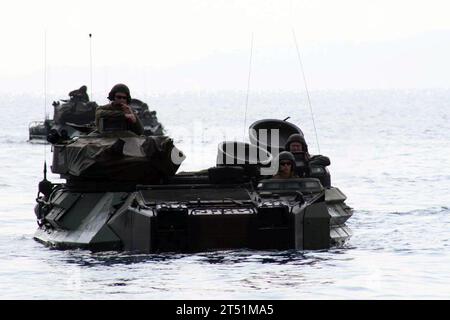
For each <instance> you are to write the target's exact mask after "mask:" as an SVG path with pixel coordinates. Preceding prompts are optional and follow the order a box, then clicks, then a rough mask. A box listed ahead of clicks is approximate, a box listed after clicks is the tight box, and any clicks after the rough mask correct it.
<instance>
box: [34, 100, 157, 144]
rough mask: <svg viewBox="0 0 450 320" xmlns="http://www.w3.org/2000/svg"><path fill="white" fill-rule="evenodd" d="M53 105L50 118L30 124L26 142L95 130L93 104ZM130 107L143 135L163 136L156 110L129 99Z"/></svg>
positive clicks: (77, 134)
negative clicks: (142, 130)
mask: <svg viewBox="0 0 450 320" xmlns="http://www.w3.org/2000/svg"><path fill="white" fill-rule="evenodd" d="M52 105H53V108H54V112H53V119H45V120H44V121H32V122H31V123H30V124H29V126H28V139H29V141H46V140H47V137H48V135H49V134H52V135H55V134H57V135H60V136H63V137H66V138H73V137H76V136H79V135H81V134H85V133H88V132H90V131H93V130H94V129H95V124H94V121H95V110H96V109H97V107H98V105H97V103H96V102H94V101H89V102H86V101H80V100H77V99H70V100H61V101H54V102H53V104H52ZM129 105H130V107H131V108H132V109H133V111H134V112H135V113H136V115H137V116H138V117H139V119H140V120H141V122H142V125H143V127H144V134H145V135H147V136H150V135H163V134H164V129H163V126H162V125H161V123H159V122H158V118H157V117H156V111H150V110H149V108H148V105H147V104H146V103H144V102H142V101H141V100H138V99H131V102H130V104H129Z"/></svg>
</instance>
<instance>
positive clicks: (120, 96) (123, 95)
mask: <svg viewBox="0 0 450 320" xmlns="http://www.w3.org/2000/svg"><path fill="white" fill-rule="evenodd" d="M108 99H109V101H113V102H119V103H124V102H126V103H130V101H131V95H130V89H128V87H127V86H126V85H124V84H123V83H119V84H116V85H115V86H114V87H112V89H111V91H110V92H109V94H108Z"/></svg>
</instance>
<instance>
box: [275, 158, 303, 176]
mask: <svg viewBox="0 0 450 320" xmlns="http://www.w3.org/2000/svg"><path fill="white" fill-rule="evenodd" d="M277 160H278V172H277V174H276V175H274V176H273V177H272V179H292V178H298V176H297V174H296V173H295V171H296V170H295V158H294V155H293V154H292V153H290V152H288V151H283V152H280V154H279V155H278V158H277Z"/></svg>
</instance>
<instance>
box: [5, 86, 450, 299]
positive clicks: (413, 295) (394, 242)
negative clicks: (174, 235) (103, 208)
mask: <svg viewBox="0 0 450 320" xmlns="http://www.w3.org/2000/svg"><path fill="white" fill-rule="evenodd" d="M57 98H58V97H48V99H47V100H48V101H52V99H54V100H56V99H57ZM60 98H64V97H60ZM137 98H141V99H143V100H145V101H146V102H147V103H148V104H149V105H150V107H151V108H153V109H155V110H156V111H157V112H158V117H159V120H160V121H161V122H162V123H163V124H164V125H165V127H166V128H167V130H168V134H169V135H171V136H172V137H174V139H175V143H176V145H177V146H178V147H179V148H180V149H181V150H183V151H184V152H185V153H186V154H187V159H186V160H185V162H184V163H183V165H182V167H181V168H180V170H196V169H203V168H207V167H210V166H213V165H214V164H215V159H216V149H217V145H218V143H219V142H221V141H223V140H233V139H238V140H247V139H248V138H247V136H246V135H247V132H246V130H245V128H246V127H248V126H249V125H250V124H251V123H252V122H254V121H256V120H258V119H262V118H279V119H284V118H286V117H290V121H292V122H293V123H295V124H297V125H298V126H300V127H301V128H302V129H303V131H304V133H305V136H306V139H307V141H308V142H309V146H310V151H311V153H313V154H317V153H319V148H320V154H323V155H326V156H329V157H330V158H331V163H332V164H331V166H330V171H331V174H332V184H333V185H334V186H337V187H338V188H340V189H341V190H342V191H343V192H344V193H345V194H346V195H347V197H348V199H347V204H348V205H350V206H351V207H352V208H354V215H353V217H352V218H351V219H350V220H349V221H348V226H349V227H350V228H351V229H352V230H353V233H354V235H353V237H352V238H351V239H350V241H349V242H348V243H347V244H346V245H345V246H344V247H342V248H333V249H330V250H322V251H250V250H233V251H216V252H207V253H199V254H156V255H145V254H129V253H118V252H102V253H92V252H90V251H86V250H65V251H60V250H53V249H49V248H47V247H45V246H43V245H41V244H39V243H37V242H35V241H34V240H33V233H34V231H35V230H36V228H37V224H36V222H35V215H34V212H33V208H34V205H35V198H36V193H37V184H38V182H39V181H40V180H41V179H42V168H43V162H44V159H47V162H48V163H50V162H51V147H50V146H48V145H45V144H40V143H29V142H27V140H28V124H29V122H30V121H32V120H42V119H43V117H44V102H43V101H44V99H43V98H42V97H35V96H27V95H21V96H15V95H10V96H6V97H3V99H2V100H3V101H1V102H0V110H1V113H0V118H1V123H2V126H1V127H0V147H1V150H2V152H1V153H0V168H1V169H0V172H1V173H0V191H1V192H0V298H2V299H110V298H114V299H448V298H450V272H449V270H450V268H449V266H450V138H449V137H450V91H449V90H410V91H341V92H337V91H334V92H324V91H323V92H319V91H318V92H312V93H311V98H312V104H313V112H314V117H315V122H316V127H317V135H318V143H317V141H316V138H315V133H314V128H313V123H312V120H311V114H310V112H309V108H308V106H307V101H306V97H305V95H304V94H303V93H293V92H260V93H251V94H250V99H249V104H248V110H247V112H246V111H245V93H241V92H215V93H206V92H200V93H178V94H164V95H162V94H161V95H148V96H146V97H137ZM98 102H102V101H98ZM47 110H51V104H50V103H48V107H47ZM246 114H247V116H246ZM50 178H51V180H53V181H56V180H58V177H57V176H55V175H53V174H50Z"/></svg>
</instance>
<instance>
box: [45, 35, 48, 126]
mask: <svg viewBox="0 0 450 320" xmlns="http://www.w3.org/2000/svg"><path fill="white" fill-rule="evenodd" d="M47 118H48V115H47V30H45V31H44V120H47Z"/></svg>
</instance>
